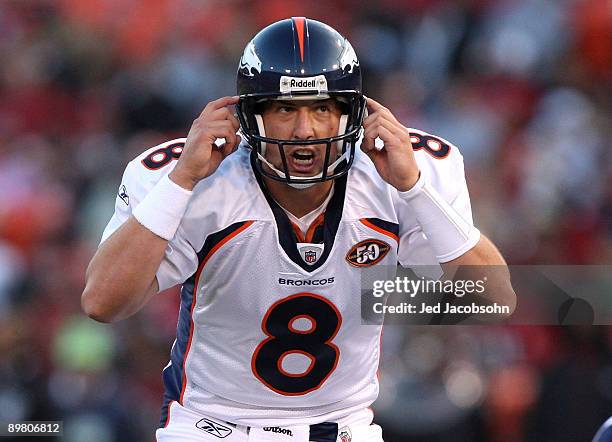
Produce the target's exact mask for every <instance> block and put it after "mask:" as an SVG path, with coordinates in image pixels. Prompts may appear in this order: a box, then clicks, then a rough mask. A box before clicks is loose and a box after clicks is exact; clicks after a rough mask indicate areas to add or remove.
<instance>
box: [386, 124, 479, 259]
mask: <svg viewBox="0 0 612 442" xmlns="http://www.w3.org/2000/svg"><path fill="white" fill-rule="evenodd" d="M411 132H412V131H411ZM434 139H439V138H437V137H434ZM439 140H440V141H441V142H442V143H444V144H445V145H446V146H448V148H449V151H448V154H447V155H446V156H436V155H434V154H432V153H429V152H428V151H426V150H425V149H421V150H418V151H416V152H415V157H416V160H417V163H418V165H419V169H420V170H421V174H423V175H424V177H425V179H427V180H428V181H429V183H430V184H431V185H432V186H433V187H434V188H435V189H436V190H437V191H438V193H439V194H440V195H441V196H442V197H443V198H444V200H445V201H446V202H448V203H449V204H450V206H451V207H452V208H454V209H455V210H456V211H457V213H458V214H459V215H461V216H462V217H463V218H464V219H465V220H466V221H467V222H469V223H470V224H472V225H474V221H473V217H472V206H471V203H470V195H469V192H468V187H467V183H466V179H465V172H464V165H463V156H462V155H461V152H460V151H459V149H458V148H457V147H456V146H454V145H452V144H450V143H448V142H447V141H446V140H442V139H439ZM434 153H435V152H434ZM396 210H397V212H398V219H399V220H400V232H399V233H400V247H399V252H398V261H399V263H400V264H401V265H402V266H404V267H413V266H420V265H434V264H438V260H437V259H436V256H435V254H434V251H433V250H432V248H431V246H430V245H429V242H428V240H427V236H426V235H425V234H424V233H423V231H422V230H421V227H420V225H419V224H418V222H417V221H416V218H415V217H414V216H413V215H412V214H411V213H410V210H409V208H408V207H407V205H406V204H405V203H403V201H401V200H400V199H399V197H397V199H396ZM478 239H479V238H478V237H474V238H471V239H470V240H469V241H468V242H466V244H465V245H464V246H463V247H462V248H461V249H460V250H457V251H456V252H455V253H454V254H453V255H452V256H448V257H447V258H448V261H451V260H453V259H455V258H457V257H459V256H461V255H463V254H464V253H465V252H467V251H468V250H470V249H471V248H472V247H474V246H475V245H476V243H477V242H478Z"/></svg>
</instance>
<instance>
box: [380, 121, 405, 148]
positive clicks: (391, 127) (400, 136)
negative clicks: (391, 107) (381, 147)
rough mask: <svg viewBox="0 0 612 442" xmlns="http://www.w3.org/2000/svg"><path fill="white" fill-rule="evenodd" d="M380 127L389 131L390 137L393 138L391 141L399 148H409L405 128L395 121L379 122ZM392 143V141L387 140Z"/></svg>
mask: <svg viewBox="0 0 612 442" xmlns="http://www.w3.org/2000/svg"><path fill="white" fill-rule="evenodd" d="M380 126H381V127H384V128H385V129H387V131H389V133H390V134H391V136H392V137H393V141H395V142H396V143H398V144H399V145H401V146H404V145H405V146H411V145H412V144H411V143H410V135H409V134H408V132H407V131H406V128H405V127H404V126H402V125H401V124H399V123H396V122H395V121H389V120H385V119H381V120H380ZM389 141H392V140H389Z"/></svg>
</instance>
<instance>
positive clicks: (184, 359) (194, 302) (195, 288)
mask: <svg viewBox="0 0 612 442" xmlns="http://www.w3.org/2000/svg"><path fill="white" fill-rule="evenodd" d="M251 224H253V221H246V222H245V223H244V224H243V225H242V226H240V227H239V228H238V229H236V230H234V231H233V232H232V233H230V234H229V235H227V236H226V237H225V238H223V239H222V240H221V241H219V242H218V243H217V244H215V246H214V247H213V248H212V249H210V252H208V253H207V254H206V256H205V257H204V259H203V260H202V263H201V264H200V267H199V268H198V271H197V274H196V278H195V285H194V294H193V296H194V299H193V302H192V303H191V310H190V312H189V316H190V317H191V327H190V328H189V340H188V341H187V348H186V350H185V356H184V357H183V388H181V396H180V399H179V404H181V405H183V395H184V394H185V388H186V387H187V370H186V363H187V355H189V350H190V349H191V340H192V338H193V309H194V308H195V305H196V299H197V298H196V296H197V294H196V293H195V291H196V290H197V288H198V284H199V282H200V276H201V275H202V270H204V266H205V265H206V263H207V262H208V260H209V259H210V258H211V256H213V254H214V253H215V252H216V251H217V250H219V249H220V248H221V247H222V246H223V245H224V244H226V243H227V242H228V241H229V240H231V239H232V238H234V237H235V236H236V235H238V234H239V233H241V232H243V231H244V230H246V229H247V228H249V227H250V226H251Z"/></svg>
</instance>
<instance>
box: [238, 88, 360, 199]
mask: <svg viewBox="0 0 612 442" xmlns="http://www.w3.org/2000/svg"><path fill="white" fill-rule="evenodd" d="M330 97H331V98H335V99H336V100H337V101H338V103H339V105H340V108H341V109H342V114H341V116H340V122H339V127H338V134H337V135H336V136H333V137H328V138H319V139H313V140H281V139H276V138H270V137H268V136H266V133H265V129H264V124H263V117H262V115H261V107H262V106H261V102H262V101H265V100H268V99H277V100H288V101H291V100H296V98H297V97H296V96H292V97H291V96H290V97H285V96H274V97H262V96H258V97H246V98H241V100H240V102H239V104H238V105H237V106H236V107H237V111H238V112H237V113H238V118H239V120H240V126H241V131H242V133H243V135H244V137H245V139H246V140H247V142H248V143H249V145H250V146H251V148H252V149H253V151H254V153H253V154H254V155H255V156H256V158H255V165H256V168H257V170H258V172H259V173H261V174H262V175H263V176H266V177H268V178H270V179H273V180H275V181H281V182H285V183H287V184H288V185H290V186H291V187H294V188H297V189H305V188H308V187H311V186H312V185H314V184H316V183H320V182H323V181H328V180H334V179H337V178H340V177H341V176H344V175H346V173H348V170H349V168H350V167H351V165H352V163H353V159H354V155H355V144H356V142H357V140H358V139H359V137H360V135H361V131H362V126H361V124H362V122H363V118H364V109H365V98H364V97H363V95H361V94H358V93H346V94H340V93H339V94H329V95H328V94H324V95H321V94H320V95H317V96H313V95H309V96H308V95H304V96H301V97H299V98H297V99H298V100H306V99H313V98H314V99H327V98H330ZM270 144H273V145H276V146H278V149H279V155H280V158H281V161H282V165H281V168H282V170H279V169H278V168H277V167H275V166H274V165H272V164H271V163H270V162H269V161H268V160H267V159H266V157H265V155H266V150H267V149H268V148H269V147H270V146H269V145H270ZM294 145H300V146H307V145H325V156H324V158H323V167H322V169H321V172H319V173H318V174H316V175H313V176H293V175H290V174H289V167H288V164H287V152H286V149H287V146H289V147H291V146H294ZM334 149H335V152H334ZM334 153H335V155H334ZM334 156H335V157H336V158H335V159H334ZM264 164H265V165H267V166H268V167H267V168H266V167H265V166H264Z"/></svg>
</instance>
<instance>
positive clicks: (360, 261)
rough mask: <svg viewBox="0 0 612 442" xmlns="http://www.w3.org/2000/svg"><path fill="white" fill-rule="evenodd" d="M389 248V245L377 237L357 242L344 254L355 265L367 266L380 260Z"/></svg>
mask: <svg viewBox="0 0 612 442" xmlns="http://www.w3.org/2000/svg"><path fill="white" fill-rule="evenodd" d="M389 250H391V246H390V245H389V244H387V243H386V242H384V241H381V240H379V239H374V238H371V239H366V240H364V241H361V242H358V243H357V244H355V245H354V246H353V247H351V250H349V251H348V253H347V254H346V260H347V261H348V262H349V264H350V265H352V266H355V267H369V266H373V265H374V264H377V263H378V262H380V261H381V260H382V259H383V258H384V257H385V256H387V253H389Z"/></svg>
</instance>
